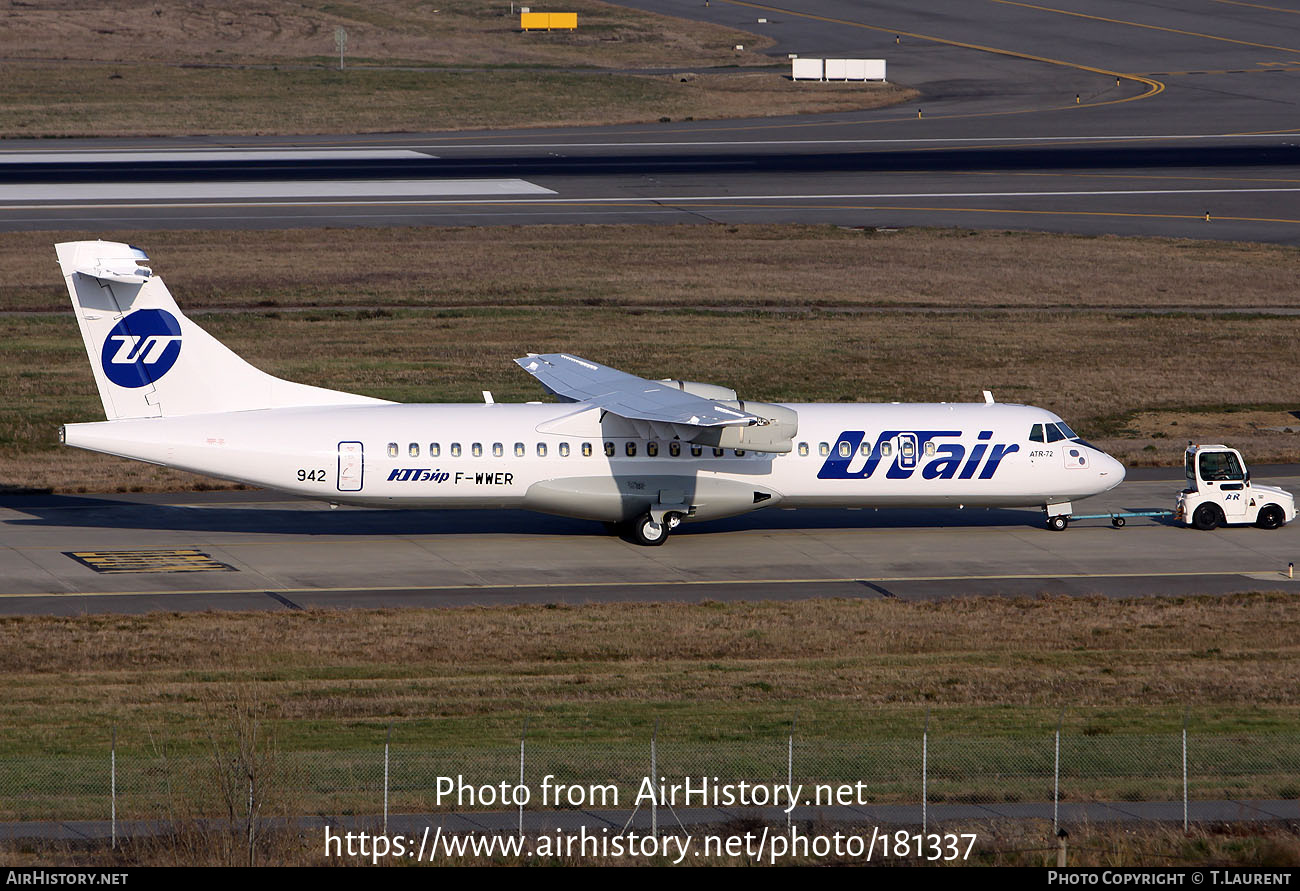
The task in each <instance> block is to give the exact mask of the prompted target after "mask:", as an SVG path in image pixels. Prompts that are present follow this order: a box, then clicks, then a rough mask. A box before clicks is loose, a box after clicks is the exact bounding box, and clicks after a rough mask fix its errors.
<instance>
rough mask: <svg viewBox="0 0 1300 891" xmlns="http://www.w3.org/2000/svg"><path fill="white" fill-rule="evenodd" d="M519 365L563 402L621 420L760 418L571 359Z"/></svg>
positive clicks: (695, 422)
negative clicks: (600, 410)
mask: <svg viewBox="0 0 1300 891" xmlns="http://www.w3.org/2000/svg"><path fill="white" fill-rule="evenodd" d="M515 362H516V363H517V364H518V365H519V366H520V367H521V368H523V369H524V371H527V372H528V373H529V374H531V375H532V376H533V377H535V378H537V379H538V380H539V381H541V383H542V386H544V387H545V388H546V389H548V390H550V391H551V392H552V393H554V394H555V395H556V396H559V397H560V398H561V399H568V400H571V401H573V402H585V403H589V404H591V405H594V406H599V407H600V408H603V409H605V411H608V412H611V413H613V414H616V415H618V416H619V417H623V418H631V419H634V420H640V421H657V422H660V423H665V424H688V425H690V426H693V427H728V426H733V425H750V424H758V423H760V418H759V417H758V416H757V415H752V414H748V413H746V412H743V411H738V410H736V409H734V408H728V407H727V406H725V405H722V404H720V403H719V402H717V401H715V400H713V399H705V398H704V397H702V396H695V395H692V394H690V393H684V392H682V391H681V390H679V389H678V388H676V387H673V386H669V385H668V384H663V383H659V382H658V381H652V380H647V379H645V378H643V377H637V376H636V375H634V374H627V373H626V372H623V371H619V370H618V369H616V368H610V367H609V366H607V365H601V364H599V363H597V362H591V361H589V360H587V359H583V358H580V357H578V356H570V355H569V354H568V353H546V354H545V355H538V354H536V353H529V354H528V355H527V356H524V357H523V358H522V359H516V360H515Z"/></svg>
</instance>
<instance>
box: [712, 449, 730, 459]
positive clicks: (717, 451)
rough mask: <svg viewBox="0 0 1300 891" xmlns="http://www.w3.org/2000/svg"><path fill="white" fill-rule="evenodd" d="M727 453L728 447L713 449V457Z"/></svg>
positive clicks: (719, 456)
mask: <svg viewBox="0 0 1300 891" xmlns="http://www.w3.org/2000/svg"><path fill="white" fill-rule="evenodd" d="M726 453H727V450H726V449H714V450H713V457H715V458H721V457H722V456H723V455H725V454H726Z"/></svg>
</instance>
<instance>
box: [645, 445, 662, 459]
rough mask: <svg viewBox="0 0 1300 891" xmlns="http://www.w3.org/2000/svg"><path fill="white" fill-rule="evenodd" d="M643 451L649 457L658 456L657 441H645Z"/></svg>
mask: <svg viewBox="0 0 1300 891" xmlns="http://www.w3.org/2000/svg"><path fill="white" fill-rule="evenodd" d="M645 453H646V455H647V456H649V457H651V458H657V457H658V456H659V443H657V442H654V441H651V442H647V443H646V444H645Z"/></svg>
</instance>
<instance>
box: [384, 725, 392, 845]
mask: <svg viewBox="0 0 1300 891" xmlns="http://www.w3.org/2000/svg"><path fill="white" fill-rule="evenodd" d="M392 741H393V722H392V721H389V722H388V735H387V736H385V737H384V835H388V744H389V743H391V742H392Z"/></svg>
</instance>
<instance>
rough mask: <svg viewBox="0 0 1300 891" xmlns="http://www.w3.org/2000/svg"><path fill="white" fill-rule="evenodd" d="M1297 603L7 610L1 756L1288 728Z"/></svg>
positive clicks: (0, 675) (1293, 699) (0, 634)
mask: <svg viewBox="0 0 1300 891" xmlns="http://www.w3.org/2000/svg"><path fill="white" fill-rule="evenodd" d="M1298 626H1300V604H1298V603H1297V601H1296V599H1295V598H1294V596H1292V595H1289V594H1280V593H1279V594H1257V595H1242V596H1234V597H1226V598H1179V599H1163V598H1143V599H1138V600H1113V599H1106V598H1100V597H1098V598H1037V599H1034V598H1020V599H1006V598H996V597H994V598H987V597H981V598H963V599H954V600H947V601H941V602H903V601H898V600H889V599H876V600H863V601H848V600H803V601H795V602H788V603H725V604H723V603H702V604H694V605H691V604H679V605H662V604H621V603H620V604H593V605H588V606H583V607H581V608H569V607H564V606H558V607H543V606H535V607H532V606H516V607H494V608H472V609H446V610H382V611H375V610H311V611H306V612H283V613H266V612H258V613H208V614H166V613H155V614H152V615H148V616H142V617H134V616H132V617H128V616H86V617H79V618H51V617H24V618H9V617H7V618H4V619H0V683H3V684H4V688H5V690H6V691H8V692H7V694H6V696H5V697H4V699H3V701H2V702H0V753H3V754H6V755H16V756H26V755H35V754H39V753H46V754H50V755H53V756H59V757H62V756H67V755H82V754H94V753H100V752H103V751H104V747H105V746H106V744H107V738H108V734H109V732H110V728H111V727H113V726H114V725H116V726H117V727H118V746H119V751H121V752H126V753H128V754H129V753H137V754H139V753H146V754H147V753H150V752H154V751H156V747H157V746H158V745H159V744H160V743H161V742H165V743H166V744H167V745H168V746H169V748H170V750H171V751H172V752H173V753H184V752H187V751H198V752H202V751H203V750H204V747H205V745H206V743H207V740H208V738H209V734H211V733H212V732H213V729H214V724H217V723H220V719H219V716H220V715H221V714H222V713H223V711H224V710H225V708H226V706H227V704H230V703H237V702H251V703H254V704H256V706H257V707H258V709H260V713H261V714H262V715H263V716H264V719H265V724H266V732H268V733H271V734H273V736H274V739H275V743H276V745H277V746H278V747H279V749H280V750H282V751H286V752H291V751H296V750H300V749H312V750H338V751H354V750H373V749H374V747H375V746H376V745H378V746H382V743H383V739H384V734H385V732H386V728H387V727H388V725H389V723H390V722H392V723H393V724H394V730H393V737H392V738H393V741H394V743H395V744H397V745H400V746H402V747H404V748H420V747H453V748H454V747H464V748H465V749H466V750H467V751H469V750H475V749H481V748H486V747H491V746H501V745H506V746H508V745H509V744H510V743H511V741H514V742H515V743H517V741H518V733H519V730H520V727H521V726H522V725H523V721H524V719H525V718H529V719H530V721H531V722H530V725H529V738H530V739H534V740H537V741H539V742H545V741H550V742H564V741H577V742H581V743H584V744H590V745H598V744H599V743H600V742H602V741H608V742H611V743H622V742H629V741H636V740H644V739H645V738H647V736H648V733H649V730H650V729H651V728H652V727H653V726H654V724H655V723H656V721H658V722H660V724H661V731H660V732H661V738H663V739H667V740H675V741H681V742H689V741H704V742H707V741H709V740H757V739H783V738H784V734H785V733H786V732H787V731H788V729H789V726H790V724H789V722H790V721H791V719H792V718H796V717H797V719H798V722H799V734H800V737H801V738H802V739H805V740H815V739H824V740H850V739H872V740H887V739H894V738H900V739H912V738H916V737H917V736H918V735H919V732H920V728H921V726H922V725H923V724H924V723H925V720H926V717H925V716H926V712H927V709H928V710H930V711H931V716H930V722H931V724H930V726H931V731H932V732H933V733H935V734H938V735H954V736H963V735H964V736H981V737H989V736H992V737H999V736H1007V737H1017V738H1020V737H1026V736H1032V737H1042V736H1045V735H1050V733H1051V731H1052V730H1053V729H1054V728H1055V726H1056V722H1057V720H1058V717H1059V713H1060V709H1061V708H1062V707H1067V711H1066V715H1065V720H1066V730H1067V732H1069V733H1071V734H1074V735H1076V736H1077V735H1080V734H1082V735H1089V734H1094V735H1095V734H1118V735H1122V734H1129V733H1137V734H1152V733H1176V732H1177V731H1178V729H1179V728H1180V727H1181V726H1182V721H1183V718H1184V714H1185V713H1187V712H1186V710H1187V709H1189V708H1190V713H1188V714H1190V721H1191V724H1190V726H1191V727H1192V729H1193V731H1194V732H1195V733H1198V734H1224V733H1233V732H1243V731H1247V732H1254V733H1270V732H1279V731H1290V730H1293V729H1294V727H1295V723H1296V719H1297V717H1300V691H1298V690H1297V688H1296V685H1295V684H1294V683H1293V680H1294V678H1295V676H1296V672H1297V671H1298V670H1300V644H1298V643H1297V641H1300V635H1298V634H1297V628H1298Z"/></svg>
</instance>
